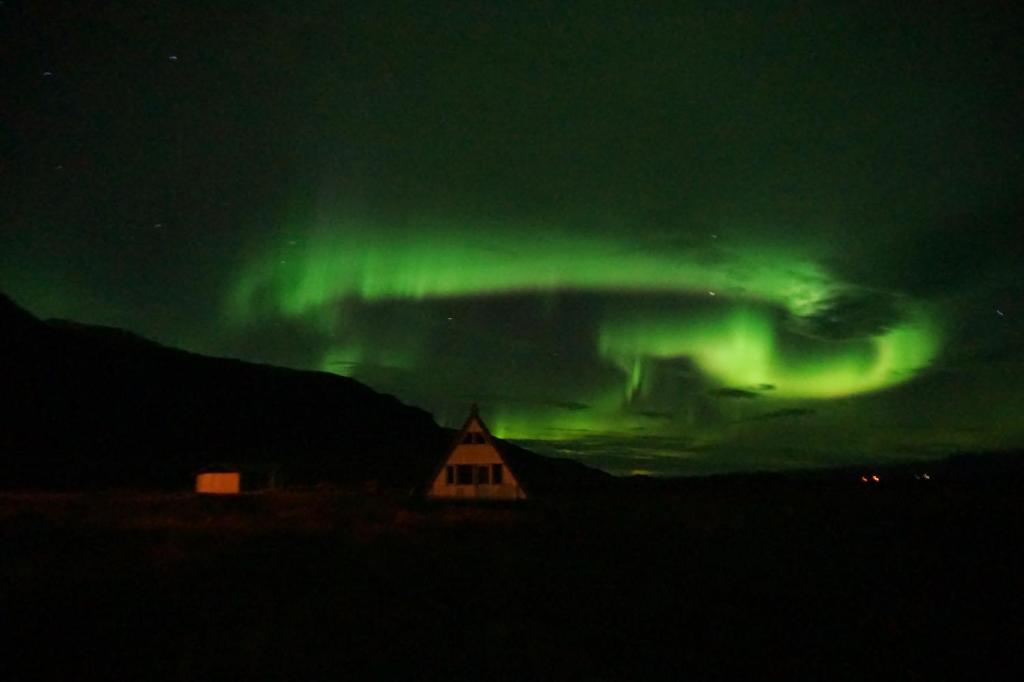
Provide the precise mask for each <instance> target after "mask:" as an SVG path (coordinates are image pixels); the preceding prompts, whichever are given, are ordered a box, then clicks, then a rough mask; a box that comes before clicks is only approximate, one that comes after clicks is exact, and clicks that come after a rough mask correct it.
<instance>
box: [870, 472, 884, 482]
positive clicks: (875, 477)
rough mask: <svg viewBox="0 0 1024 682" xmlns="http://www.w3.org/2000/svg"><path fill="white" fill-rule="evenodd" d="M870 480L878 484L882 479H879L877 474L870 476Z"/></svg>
mask: <svg viewBox="0 0 1024 682" xmlns="http://www.w3.org/2000/svg"><path fill="white" fill-rule="evenodd" d="M871 480H872V481H874V482H875V483H878V482H879V481H880V480H882V479H880V478H879V477H878V474H873V475H872V476H871Z"/></svg>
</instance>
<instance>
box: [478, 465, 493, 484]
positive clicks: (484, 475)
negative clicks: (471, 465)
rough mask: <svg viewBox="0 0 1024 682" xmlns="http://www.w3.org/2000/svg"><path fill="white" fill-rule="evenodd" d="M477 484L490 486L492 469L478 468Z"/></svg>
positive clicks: (486, 467)
mask: <svg viewBox="0 0 1024 682" xmlns="http://www.w3.org/2000/svg"><path fill="white" fill-rule="evenodd" d="M476 482H477V483H483V484H485V485H487V484H489V483H490V482H491V468H490V467H488V466H482V467H477V468H476Z"/></svg>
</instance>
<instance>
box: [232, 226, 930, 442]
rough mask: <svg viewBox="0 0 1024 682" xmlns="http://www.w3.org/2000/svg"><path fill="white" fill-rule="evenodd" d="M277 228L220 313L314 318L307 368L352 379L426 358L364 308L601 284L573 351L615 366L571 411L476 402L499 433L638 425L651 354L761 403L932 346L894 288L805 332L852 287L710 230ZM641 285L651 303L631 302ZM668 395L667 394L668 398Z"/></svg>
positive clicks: (866, 380) (708, 384)
mask: <svg viewBox="0 0 1024 682" xmlns="http://www.w3.org/2000/svg"><path fill="white" fill-rule="evenodd" d="M289 234H292V235H303V236H302V237H301V238H299V239H292V240H289V242H288V245H287V247H286V248H284V249H283V250H282V249H274V250H272V253H270V254H268V255H264V256H262V257H256V258H253V259H252V261H251V262H250V263H248V264H247V265H246V266H245V267H244V268H243V269H242V271H241V274H240V276H239V277H238V279H237V283H236V284H235V286H234V287H233V288H232V290H231V294H230V296H229V297H228V302H227V311H226V312H227V316H228V317H229V318H230V319H231V320H233V321H234V323H235V324H236V325H238V326H239V327H241V328H243V329H244V328H245V327H246V326H247V325H255V324H259V323H265V321H266V320H267V319H282V320H286V321H292V322H293V323H294V322H298V323H299V324H302V325H306V326H308V327H312V328H315V329H319V330H321V332H322V333H324V334H325V335H326V336H328V337H330V338H331V339H332V341H331V343H330V344H329V346H328V348H327V349H326V351H325V352H324V353H323V355H322V358H321V362H320V366H321V368H323V369H325V370H327V371H334V372H339V373H343V374H350V375H352V376H355V377H357V378H359V377H360V376H361V375H362V373H363V370H364V369H365V367H364V366H366V365H369V366H385V367H390V368H393V369H399V370H402V371H406V372H415V373H420V374H427V375H429V374H430V373H431V372H432V370H433V369H434V368H433V367H432V366H431V363H432V362H433V361H436V356H435V355H434V354H432V353H431V352H428V350H427V347H428V346H429V345H430V344H429V340H428V338H427V337H428V336H429V334H430V333H431V332H430V329H429V325H427V326H426V327H421V328H418V329H417V328H416V326H415V323H413V322H410V323H409V326H408V327H407V328H406V329H405V330H401V331H399V332H398V333H390V334H381V333H380V331H379V330H376V331H375V332H373V333H365V332H366V329H365V326H364V324H363V322H362V321H361V320H360V317H361V316H365V314H366V311H367V310H372V309H374V308H375V307H379V306H384V305H388V304H395V303H398V304H400V305H401V304H405V305H408V306H412V307H416V306H417V304H419V305H420V306H421V307H422V306H426V305H429V304H431V303H433V304H434V305H436V304H438V302H444V301H458V302H466V301H474V300H476V301H483V302H485V303H486V302H487V301H488V300H490V301H493V300H497V299H500V298H501V297H503V296H509V295H515V296H521V297H524V298H525V299H526V300H528V301H531V302H532V305H533V306H534V307H535V308H536V309H538V310H540V309H543V307H544V306H545V303H544V301H545V300H546V297H549V296H552V295H560V294H569V295H580V294H584V295H585V294H590V295H594V296H596V297H598V298H603V299H607V298H609V297H611V295H613V294H614V297H615V300H616V303H615V304H610V303H608V302H607V301H605V303H604V305H602V306H601V308H602V309H601V312H600V314H599V315H597V319H596V321H594V333H593V334H592V335H591V336H592V338H590V339H589V342H590V343H591V345H592V348H590V349H578V351H577V352H580V353H582V354H587V353H588V352H590V353H592V354H594V355H595V356H596V358H598V361H599V362H602V363H604V364H605V365H606V366H607V367H613V368H615V369H616V371H617V376H618V379H617V380H611V381H608V380H606V381H604V382H602V385H599V386H597V387H590V388H589V389H587V390H586V391H585V392H583V393H580V394H574V395H571V396H566V399H571V400H572V401H576V402H577V403H578V404H580V405H584V404H585V405H586V406H587V409H585V410H583V409H580V410H571V409H570V410H566V409H564V407H562V406H559V405H557V404H556V405H549V406H547V407H546V408H545V407H543V406H541V407H538V406H536V405H534V406H532V407H524V406H522V405H517V404H516V401H514V400H513V401H510V402H504V401H503V400H500V399H499V400H498V401H496V402H495V403H493V404H490V405H487V407H488V408H489V409H490V411H491V414H492V416H493V419H492V423H493V425H494V427H495V430H496V432H497V433H498V434H499V435H502V436H505V437H513V438H517V439H524V440H544V441H547V442H549V443H553V442H557V441H561V440H571V439H573V438H574V437H575V436H576V435H577V434H578V433H581V432H587V433H591V434H598V435H603V436H609V435H619V436H625V435H627V434H629V433H630V432H635V431H636V430H640V429H642V428H643V424H644V423H645V416H644V414H642V413H638V412H637V411H636V407H637V405H640V404H642V403H643V402H644V401H645V400H649V399H650V398H651V396H650V390H651V385H652V384H653V383H655V382H657V380H658V379H657V377H656V376H654V375H656V374H657V373H658V372H659V369H658V368H659V366H660V365H659V363H662V362H664V361H670V362H671V361H685V362H689V363H692V366H693V368H694V369H695V371H696V374H697V377H696V379H697V380H699V381H700V382H701V384H702V385H703V386H705V390H707V391H711V392H714V391H716V390H718V391H725V392H728V391H734V392H735V395H744V392H749V394H750V395H751V396H758V397H760V398H762V400H761V402H762V403H765V402H766V403H786V402H787V401H792V400H797V399H806V400H810V401H827V400H830V399H838V398H846V397H849V396H854V395H858V394H865V393H870V392H874V391H880V390H883V389H887V388H892V387H894V386H898V385H900V384H903V383H905V382H909V381H912V380H913V379H914V378H915V377H916V376H918V375H919V374H920V373H921V372H923V371H925V370H927V368H928V367H929V365H930V363H931V362H932V361H933V360H934V359H935V358H936V357H937V355H938V354H939V353H940V352H941V349H942V344H943V339H942V331H941V325H940V324H939V322H938V319H937V316H936V315H935V314H934V312H933V311H931V310H930V308H929V306H927V305H925V304H923V303H922V302H918V301H914V300H912V299H910V298H909V297H907V296H900V297H898V298H897V299H896V304H895V308H896V309H897V311H898V312H896V313H895V314H894V315H895V317H894V319H892V320H891V321H889V322H888V323H887V324H885V325H883V326H882V327H880V328H878V329H871V330H861V331H860V333H856V334H854V335H853V336H851V337H849V338H823V337H821V336H818V335H815V333H813V331H808V329H809V328H812V327H813V326H814V325H813V324H809V321H813V320H817V319H819V318H823V317H824V318H827V317H828V316H829V315H831V314H832V313H833V312H834V311H833V310H832V308H833V307H834V306H835V302H836V301H837V300H842V299H844V298H848V297H851V296H864V295H865V292H864V291H862V290H861V288H860V287H857V286H855V285H852V284H850V283H848V282H844V281H842V280H840V279H839V278H837V277H835V276H833V275H831V274H830V273H829V272H828V271H827V269H826V268H825V267H823V266H821V265H820V264H819V263H817V262H816V261H815V260H813V259H812V258H811V257H810V256H809V255H807V254H797V253H786V252H785V251H784V250H782V249H779V248H768V247H759V246H746V247H745V248H737V249H734V250H733V249H729V248H728V247H725V246H723V245H722V244H720V243H719V240H718V238H717V235H713V237H712V238H711V239H709V241H710V242H712V244H711V245H708V246H705V247H703V248H697V247H694V246H692V245H690V246H688V247H685V248H679V247H675V248H673V247H672V246H671V245H662V248H660V249H651V248H639V247H638V244H637V243H636V240H632V241H631V240H629V239H627V238H626V237H624V236H616V235H605V236H604V237H603V238H601V239H594V238H592V237H580V236H574V235H573V234H571V233H569V232H567V231H559V230H555V229H550V228H549V229H532V230H531V229H529V228H524V227H521V226H520V227H515V228H510V227H508V226H504V227H503V226H491V225H476V226H473V227H465V228H462V229H455V228H446V227H444V226H443V224H440V225H439V224H422V225H419V224H418V225H413V226H404V227H403V228H400V229H399V228H393V227H389V226H387V225H381V224H373V223H359V222H347V223H342V224H339V225H335V226H334V227H333V228H330V227H322V228H318V229H316V230H310V231H306V232H304V231H302V230H295V229H293V230H290V231H289ZM869 293H870V292H869ZM651 297H655V298H657V299H658V300H659V304H658V305H657V306H656V307H654V308H651V307H650V306H646V307H645V304H644V302H645V301H647V300H649V299H650V298H651ZM489 388H490V389H491V390H498V391H500V390H501V387H499V386H491V387H489ZM691 390H692V389H691ZM682 397H683V396H674V397H673V396H669V401H668V402H669V403H670V404H676V405H678V404H679V403H680V399H681V398H682ZM683 402H685V401H683ZM647 412H649V410H647ZM684 412H685V411H684ZM686 421H688V422H689V425H688V427H684V428H685V430H686V431H687V432H688V433H689V434H690V435H691V436H692V435H694V434H695V433H696V432H697V431H701V430H706V429H703V428H702V427H699V426H698V425H697V424H695V423H694V419H693V417H692V416H691V417H690V418H689V419H688V420H684V422H686ZM704 438H708V436H707V435H705V436H704ZM712 440H713V439H712Z"/></svg>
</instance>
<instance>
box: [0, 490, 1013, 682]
mask: <svg viewBox="0 0 1024 682" xmlns="http://www.w3.org/2000/svg"><path fill="white" fill-rule="evenodd" d="M1022 510H1024V504H1022V503H1021V501H1020V499H1019V494H1018V493H1017V491H1016V490H1014V489H1012V488H1011V487H1009V486H1002V487H994V486H984V485H981V486H973V487H948V488H943V487H941V486H922V487H919V488H912V487H907V488H902V489H885V488H881V487H875V488H856V487H845V486H832V487H811V486H805V487H803V488H801V487H799V486H797V487H793V486H788V487H786V486H777V487H774V488H773V487H769V488H765V489H758V488H756V487H751V486H746V487H742V486H741V487H737V486H732V487H730V486H729V485H726V484H722V485H719V486H715V485H705V486H703V487H702V486H693V487H691V488H686V487H681V488H678V489H660V490H656V491H655V490H653V489H652V490H644V489H637V490H634V491H632V492H628V493H621V494H618V495H614V496H613V495H606V496H604V497H590V498H585V499H575V500H567V501H563V502H559V503H553V502H548V503H543V504H541V503H538V504H534V505H533V506H531V507H529V508H527V509H524V510H512V509H501V508H497V509H486V510H473V509H466V508H454V509H451V508H449V509H424V508H417V507H410V506H409V505H407V504H405V503H401V502H400V501H398V500H397V499H391V498H388V497H385V496H367V495H353V494H345V493H341V492H328V491H320V492H308V493H276V494H267V495H262V496H254V497H248V498H245V499H235V500H199V499H196V498H195V497H193V496H191V495H187V494H182V495H143V494H129V493H92V494H87V495H86V494H83V495H42V494H35V495H14V494H6V495H3V496H0V529H2V531H0V532H2V542H3V547H2V549H3V551H2V554H0V586H2V593H0V599H2V601H0V609H2V628H3V630H4V632H3V633H2V634H3V641H5V642H6V644H5V648H6V650H7V654H5V655H4V656H3V658H2V659H0V666H3V669H0V679H4V680H21V679H40V678H43V679H66V680H73V679H138V680H162V679H168V680H203V679H218V678H219V679H324V680H328V679H336V680H342V679H366V678H391V679H438V678H445V679H460V678H480V679H513V678H514V679H519V680H532V679H564V678H568V677H573V678H588V679H638V678H649V677H652V676H659V677H661V676H665V677H673V678H678V679H736V678H739V679H748V680H758V679H765V678H777V679H821V680H844V679H907V680H936V679H992V678H1007V679H1009V678H1014V677H1015V675H1014V672H1015V669H1016V668H1017V664H1018V663H1019V658H1018V651H1019V650H1020V649H1021V648H1022V646H1024V618H1022V604H1024V594H1022V592H1024V579H1022V575H1024V574H1022V571H1021V568H1022V562H1021V558H1022V549H1021V544H1020V540H1021V535H1020V532H1019V528H1018V520H1019V519H1020V517H1021V511H1022Z"/></svg>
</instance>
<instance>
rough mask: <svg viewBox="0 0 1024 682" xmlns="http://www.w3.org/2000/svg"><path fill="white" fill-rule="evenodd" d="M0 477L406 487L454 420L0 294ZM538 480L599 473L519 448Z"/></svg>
mask: <svg viewBox="0 0 1024 682" xmlns="http://www.w3.org/2000/svg"><path fill="white" fill-rule="evenodd" d="M0 330H2V331H0V375H2V377H3V382H2V388H0V392H2V394H0V398H2V401H3V404H5V405H7V406H8V407H6V408H5V413H4V414H3V427H2V428H0V449H2V457H3V467H2V470H0V486H3V487H8V488H10V487H45V488H77V487H96V486H111V487H118V486H126V485H155V486H161V487H185V486H188V485H189V483H190V477H191V474H192V472H194V471H195V470H196V469H198V468H200V467H202V466H204V465H206V464H209V463H211V462H234V463H240V464H245V463H264V464H265V463H276V464H277V465H279V467H280V477H281V478H283V480H284V481H291V482H302V483H310V482H319V481H327V482H335V483H341V484H351V483H358V482H362V481H367V480H376V481H379V482H380V483H381V484H382V485H384V486H388V487H396V488H408V487H411V486H414V485H416V484H418V483H419V482H420V481H421V480H422V479H423V478H424V477H426V476H427V475H429V473H430V471H431V470H432V468H433V467H434V466H435V465H436V463H437V460H438V459H439V458H440V457H442V456H443V454H444V452H445V451H446V448H447V447H448V446H449V445H450V442H451V439H452V431H451V430H449V429H444V428H441V427H439V426H438V425H437V424H436V423H435V422H434V420H433V418H432V417H431V415H430V414H428V413H427V412H425V411H424V410H421V409H419V408H416V407H410V406H408V405H405V404H403V403H401V402H400V401H399V400H397V399H396V398H395V397H393V396H390V395H383V394H380V393H377V392H376V391H374V390H372V389H370V388H369V387H367V386H365V385H363V384H361V383H359V382H357V381H355V380H352V379H348V378H345V377H341V376H337V375H333V374H327V373H323V372H308V371H299V370H292V369H285V368H280V367H270V366H265V365H257V364H252V363H247V362H242V361H239V360H229V359H223V358H213V357H207V356H202V355H197V354H194V353H189V352H185V351H182V350H177V349H173V348H167V347H164V346H161V345H159V344H157V343H154V342H152V341H149V340H147V339H144V338H142V337H139V336H136V335H134V334H132V333H130V332H126V331H123V330H119V329H112V328H107V327H93V326H89V325H83V324H79V323H74V322H68V321H54V322H43V321H40V320H38V319H36V318H35V317H33V316H32V315H30V314H29V313H28V312H26V311H25V310H23V309H21V308H20V307H19V306H17V305H16V304H15V303H14V302H13V301H11V300H10V299H9V298H7V297H6V296H4V295H3V294H0ZM515 459H516V462H515V464H516V465H518V466H520V467H524V468H526V469H528V470H530V472H531V475H533V476H535V477H536V478H537V483H539V486H538V487H540V488H546V487H550V484H549V483H548V482H549V481H550V482H556V483H559V484H567V485H573V486H580V485H586V484H587V483H588V482H591V481H603V480H606V479H607V478H608V477H607V475H606V474H603V473H602V472H598V471H596V470H594V469H590V468H588V467H585V466H583V465H581V464H578V463H576V462H570V461H567V460H552V459H549V458H545V457H541V456H539V455H536V454H534V453H530V452H528V451H525V450H521V449H517V450H516V453H515Z"/></svg>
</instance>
